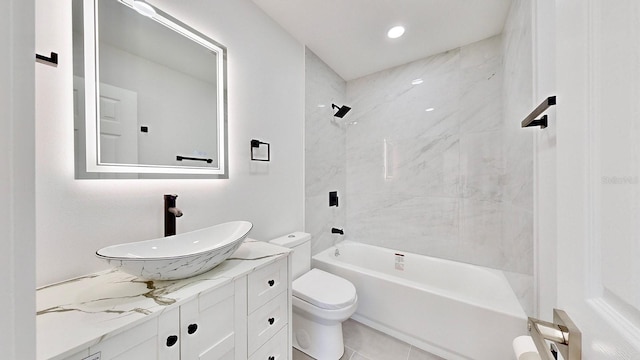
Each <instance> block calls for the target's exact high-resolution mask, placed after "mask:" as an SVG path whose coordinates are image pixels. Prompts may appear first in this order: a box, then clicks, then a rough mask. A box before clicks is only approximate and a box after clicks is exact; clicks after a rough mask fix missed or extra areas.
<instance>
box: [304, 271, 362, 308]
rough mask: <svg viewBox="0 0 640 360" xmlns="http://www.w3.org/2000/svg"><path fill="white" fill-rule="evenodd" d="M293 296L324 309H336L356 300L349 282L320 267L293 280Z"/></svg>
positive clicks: (354, 290) (353, 287)
mask: <svg viewBox="0 0 640 360" xmlns="http://www.w3.org/2000/svg"><path fill="white" fill-rule="evenodd" d="M292 290H293V296H295V297H297V298H299V299H301V300H304V301H306V302H308V303H310V304H312V305H314V306H317V307H319V308H321V309H326V310H338V309H343V308H345V307H349V306H350V305H353V304H354V303H355V302H356V301H357V297H356V288H355V286H353V284H352V283H351V282H349V281H348V280H346V279H343V278H341V277H339V276H336V275H333V274H330V273H328V272H325V271H322V270H320V269H311V270H310V271H309V272H307V273H306V274H304V275H302V276H300V277H299V278H297V279H296V280H294V281H293V284H292Z"/></svg>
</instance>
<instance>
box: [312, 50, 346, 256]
mask: <svg viewBox="0 0 640 360" xmlns="http://www.w3.org/2000/svg"><path fill="white" fill-rule="evenodd" d="M305 81H306V83H305V199H306V201H305V231H306V232H308V233H311V234H312V236H313V239H312V242H311V244H312V252H313V253H314V254H315V253H318V252H320V251H322V250H324V249H326V248H328V247H331V246H333V244H334V242H336V241H339V240H340V235H333V234H331V228H332V227H337V228H344V226H345V218H346V202H347V197H346V194H345V190H346V172H345V164H346V149H345V146H346V126H347V125H346V124H345V122H344V121H341V120H339V119H338V118H334V116H333V113H334V111H333V110H332V109H331V104H332V103H336V104H337V105H340V106H341V105H343V104H345V99H346V82H345V81H344V80H343V79H342V78H341V77H340V76H339V75H337V74H336V73H335V72H334V71H333V70H332V69H331V68H330V67H329V66H327V65H326V64H325V63H324V62H322V60H320V58H318V57H317V56H316V55H315V54H314V53H313V52H312V51H311V50H309V49H305ZM347 116H348V115H347ZM329 191H338V196H339V206H338V207H329Z"/></svg>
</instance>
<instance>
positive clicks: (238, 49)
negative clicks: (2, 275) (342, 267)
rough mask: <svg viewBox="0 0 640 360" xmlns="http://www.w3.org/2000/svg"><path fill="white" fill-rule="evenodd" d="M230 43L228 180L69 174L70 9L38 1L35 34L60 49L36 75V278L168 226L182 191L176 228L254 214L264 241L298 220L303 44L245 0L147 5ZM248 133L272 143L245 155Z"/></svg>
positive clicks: (71, 268) (79, 270)
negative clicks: (169, 207) (166, 212)
mask: <svg viewBox="0 0 640 360" xmlns="http://www.w3.org/2000/svg"><path fill="white" fill-rule="evenodd" d="M152 3H153V4H154V5H157V6H158V7H159V8H161V9H162V10H164V11H166V12H168V13H170V14H172V15H173V16H174V17H176V18H178V19H180V20H181V21H184V22H186V23H188V24H189V25H190V26H192V27H193V28H195V29H196V30H198V31H200V32H202V33H204V34H206V35H208V36H210V37H211V38H213V39H215V40H217V41H219V42H220V43H222V44H224V45H225V46H227V48H228V98H229V162H230V165H229V179H228V180H74V173H73V171H74V170H73V169H74V166H73V130H72V129H73V116H72V98H71V89H72V61H71V57H70V54H72V47H71V39H72V34H71V6H70V4H69V3H68V2H67V3H65V4H67V6H63V5H61V4H60V2H59V1H57V0H37V1H36V7H37V11H38V12H39V13H41V14H46V16H44V15H43V16H42V17H41V19H39V21H38V24H37V27H36V43H37V44H38V46H39V47H42V48H45V49H55V50H57V51H58V52H59V53H60V54H61V58H60V61H61V62H60V65H59V67H58V68H57V69H56V70H55V71H51V72H47V73H42V74H38V78H37V79H36V80H37V89H36V90H37V91H36V95H37V101H36V109H37V110H36V121H37V124H36V135H37V146H36V160H37V168H36V204H37V205H36V207H37V227H36V231H37V233H36V234H37V283H38V284H39V285H43V284H47V283H51V282H55V281H60V280H63V279H66V278H69V277H73V276H77V275H81V274H86V273H89V272H93V271H96V270H100V269H103V268H106V265H104V264H102V263H100V262H99V261H98V260H97V259H95V258H94V256H93V254H94V252H95V250H97V249H99V248H101V247H103V246H107V245H111V244H116V243H123V242H130V241H138V240H144V239H150V238H154V237H159V236H162V235H163V214H162V211H163V198H162V195H163V194H165V193H177V194H178V195H179V198H178V207H180V208H181V209H182V210H183V211H184V213H185V215H184V216H183V217H181V218H180V219H178V225H177V226H178V232H185V231H189V230H194V229H198V228H201V227H204V226H208V225H213V224H216V223H220V222H224V221H228V220H234V219H245V220H249V221H252V222H253V224H254V229H253V231H252V233H251V234H250V236H251V237H253V238H257V239H260V240H267V239H269V238H271V237H276V236H279V235H282V234H284V233H287V232H289V231H293V230H301V229H303V226H304V222H303V218H304V216H303V211H304V207H303V206H304V205H303V204H304V200H303V195H304V189H303V177H304V175H303V163H304V159H303V139H304V123H303V119H304V47H303V46H302V45H300V44H299V43H298V42H297V41H295V40H294V39H293V38H292V37H290V36H289V35H288V34H287V33H286V32H285V31H284V30H282V29H281V28H280V27H279V26H278V25H277V24H275V23H274V22H273V21H272V20H271V19H270V18H268V17H267V16H266V15H265V14H264V13H263V12H262V11H261V10H259V9H258V8H257V7H256V6H255V5H254V4H253V3H252V2H251V1H249V0H234V1H224V0H214V1H207V2H202V1H197V0H187V1H180V2H176V1H171V0H157V1H153V2H152ZM252 138H255V139H259V140H262V141H266V142H269V143H271V157H272V161H271V162H270V163H252V162H251V161H250V160H249V159H250V147H249V142H250V140H251V139H252Z"/></svg>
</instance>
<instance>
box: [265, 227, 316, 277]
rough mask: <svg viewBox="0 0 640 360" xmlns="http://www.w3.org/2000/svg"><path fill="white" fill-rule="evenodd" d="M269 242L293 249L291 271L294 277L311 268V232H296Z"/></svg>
mask: <svg viewBox="0 0 640 360" xmlns="http://www.w3.org/2000/svg"><path fill="white" fill-rule="evenodd" d="M269 242H270V243H271V244H274V245H279V246H283V247H286V248H289V249H292V250H293V254H292V255H291V264H292V269H291V272H292V274H293V278H294V279H297V278H298V277H300V275H302V274H304V273H306V272H307V271H309V270H311V234H308V233H304V232H294V233H291V234H288V235H284V236H281V237H279V238H276V239H273V240H271V241H269Z"/></svg>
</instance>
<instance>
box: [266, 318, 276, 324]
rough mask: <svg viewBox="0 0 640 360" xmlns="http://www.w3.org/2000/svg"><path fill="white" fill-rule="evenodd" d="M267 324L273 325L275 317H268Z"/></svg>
mask: <svg viewBox="0 0 640 360" xmlns="http://www.w3.org/2000/svg"><path fill="white" fill-rule="evenodd" d="M268 321H269V325H273V323H274V322H276V319H275V318H269V320H268Z"/></svg>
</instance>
